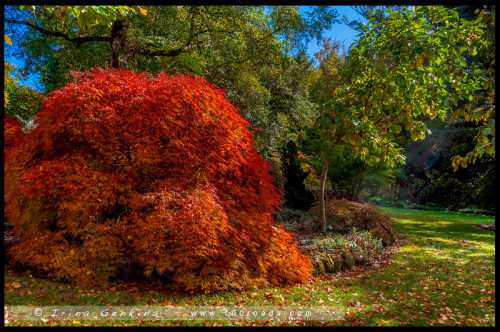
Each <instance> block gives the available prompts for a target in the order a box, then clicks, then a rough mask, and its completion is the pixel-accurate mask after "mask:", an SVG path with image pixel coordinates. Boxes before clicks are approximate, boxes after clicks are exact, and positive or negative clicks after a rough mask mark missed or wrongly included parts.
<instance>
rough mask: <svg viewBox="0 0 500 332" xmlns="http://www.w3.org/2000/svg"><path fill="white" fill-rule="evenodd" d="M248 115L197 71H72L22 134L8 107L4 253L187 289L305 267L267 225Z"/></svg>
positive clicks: (303, 275) (103, 278)
mask: <svg viewBox="0 0 500 332" xmlns="http://www.w3.org/2000/svg"><path fill="white" fill-rule="evenodd" d="M9 121H10V120H9ZM247 127H248V122H247V121H246V120H245V119H244V118H243V117H242V116H241V115H240V113H239V111H238V110H237V109H236V108H235V107H234V106H233V105H232V104H231V103H230V102H229V101H228V100H227V99H226V97H225V94H224V92H223V91H222V90H220V89H219V88H217V87H216V86H214V85H212V84H210V83H209V82H207V81H206V80H204V79H203V78H201V77H193V76H188V75H177V76H169V75H167V74H160V75H158V76H156V77H150V76H147V75H146V74H139V73H133V72H130V71H126V70H102V69H95V70H93V71H91V72H88V73H86V74H84V75H81V76H80V77H79V78H78V80H77V81H76V82H74V83H70V84H68V85H66V86H65V87H64V88H62V89H60V90H57V91H54V92H52V93H51V94H50V95H49V96H48V98H47V100H46V101H45V102H44V105H43V108H42V111H41V112H40V113H39V114H38V115H37V120H36V126H35V128H33V129H32V130H30V131H29V132H28V133H27V134H23V133H22V132H19V133H17V132H15V128H16V127H15V125H14V124H12V126H10V127H7V120H6V130H10V131H9V132H11V133H12V137H16V136H18V137H22V140H21V141H20V143H18V144H17V145H16V146H15V148H9V149H8V150H9V158H8V162H7V164H6V169H5V172H6V174H5V179H6V184H5V201H6V214H7V218H8V219H9V221H10V222H11V223H13V224H14V225H15V226H16V228H15V230H16V232H17V233H18V236H19V237H20V239H21V242H20V243H19V244H17V245H16V246H14V247H13V248H12V249H11V255H12V259H13V261H14V262H15V263H18V264H21V265H24V266H26V267H30V268H31V269H35V270H39V271H44V272H45V273H46V274H48V275H50V276H52V277H54V278H58V279H66V280H70V281H78V282H84V283H89V282H93V283H98V282H107V281H110V280H113V278H115V277H117V276H118V275H120V274H121V273H122V272H123V271H124V269H126V268H127V267H128V268H130V267H133V268H134V269H136V270H138V271H136V272H138V273H139V274H140V275H141V276H143V278H146V279H147V278H153V279H154V278H161V279H162V280H165V281H166V282H168V284H169V286H171V287H174V288H179V289H182V290H189V291H207V292H208V291H216V290H225V289H234V288H236V289H244V288H249V287H251V286H264V285H267V284H269V283H271V284H274V285H281V284H292V283H297V282H304V281H306V280H308V279H309V278H310V276H311V264H310V261H309V259H308V258H307V257H305V256H304V255H302V254H301V253H300V251H299V250H298V248H297V247H296V245H295V243H294V240H293V238H292V236H291V235H290V234H288V233H286V232H285V230H284V229H283V228H281V227H276V226H275V225H273V218H272V213H273V212H274V211H275V210H276V209H277V208H278V206H279V200H280V198H279V193H278V192H277V190H276V188H275V187H274V185H273V183H272V178H271V176H270V175H269V165H268V163H267V162H266V161H264V160H263V159H262V157H261V156H260V155H259V154H258V153H257V151H256V150H255V148H254V145H253V138H252V135H251V133H250V132H249V130H248V128H247ZM9 128H11V129H9ZM6 135H7V132H6ZM23 135H24V136H23ZM12 142H16V140H14V139H13V140H12ZM6 149H7V145H6ZM6 152H7V151H6Z"/></svg>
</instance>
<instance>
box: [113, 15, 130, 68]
mask: <svg viewBox="0 0 500 332" xmlns="http://www.w3.org/2000/svg"><path fill="white" fill-rule="evenodd" d="M126 52H127V22H125V21H124V20H116V21H114V22H113V25H112V27H111V66H112V67H113V68H123V67H124V65H125V66H126V65H127V63H126V62H127V60H128V59H127V58H128V56H127V54H124V53H126ZM123 54H124V55H125V59H123V60H125V63H123V61H122V59H120V55H123Z"/></svg>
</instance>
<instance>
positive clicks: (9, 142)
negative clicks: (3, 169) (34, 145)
mask: <svg viewBox="0 0 500 332" xmlns="http://www.w3.org/2000/svg"><path fill="white" fill-rule="evenodd" d="M3 123H4V146H3V148H4V155H5V157H6V158H5V159H7V155H9V154H10V151H11V150H12V148H15V147H17V146H19V145H21V144H22V142H23V140H24V133H23V130H22V129H21V125H20V124H19V122H18V121H17V120H16V118H14V117H12V116H8V115H4V116H3Z"/></svg>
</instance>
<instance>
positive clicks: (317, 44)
mask: <svg viewBox="0 0 500 332" xmlns="http://www.w3.org/2000/svg"><path fill="white" fill-rule="evenodd" d="M308 8H309V6H302V8H301V11H302V12H304V11H308ZM333 8H335V9H336V10H337V12H338V14H339V18H341V17H342V16H346V17H347V18H348V19H350V20H353V19H358V18H360V16H359V14H358V13H356V11H354V9H353V8H352V7H351V6H333ZM323 37H327V38H331V39H332V40H336V41H339V42H340V43H341V44H343V45H344V46H345V47H346V48H347V47H349V46H350V45H351V44H352V43H353V42H354V41H355V40H356V31H354V30H353V29H351V28H350V27H349V26H347V25H345V24H344V23H336V24H334V25H333V26H332V28H331V29H329V30H328V31H326V32H325V33H324V36H323ZM11 38H12V36H11ZM4 45H5V47H11V46H10V45H8V44H6V43H5V42H4ZM320 48H321V40H319V41H311V42H310V43H309V44H308V46H307V49H306V53H307V54H308V55H309V56H310V57H311V58H313V57H314V54H315V53H316V52H317V51H318V50H319V49H320ZM6 60H7V61H8V62H10V63H12V64H14V65H15V66H16V67H21V66H22V65H23V63H24V60H23V59H22V58H14V57H10V56H6ZM38 82H39V77H38V75H31V76H30V77H28V78H27V79H26V80H24V81H21V84H26V85H29V86H31V87H33V88H35V89H37V90H39V91H40V90H41V88H40V86H39V84H38Z"/></svg>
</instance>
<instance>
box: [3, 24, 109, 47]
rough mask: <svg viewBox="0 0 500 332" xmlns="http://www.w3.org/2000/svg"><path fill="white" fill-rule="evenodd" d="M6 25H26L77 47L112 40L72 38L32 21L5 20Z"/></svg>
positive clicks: (102, 37) (98, 37)
mask: <svg viewBox="0 0 500 332" xmlns="http://www.w3.org/2000/svg"><path fill="white" fill-rule="evenodd" d="M5 22H6V23H10V24H20V25H25V26H28V27H30V28H32V29H34V30H36V31H38V32H40V33H43V34H44V35H47V36H52V37H58V38H63V39H64V40H67V41H69V42H71V43H75V44H76V45H77V46H80V45H81V44H83V43H87V42H108V43H109V42H110V41H111V38H110V37H108V36H85V37H73V38H72V37H70V36H69V35H68V34H66V33H64V32H61V31H52V30H48V29H45V28H43V27H40V26H38V25H36V24H34V23H32V22H30V21H19V20H12V19H10V20H5Z"/></svg>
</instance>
